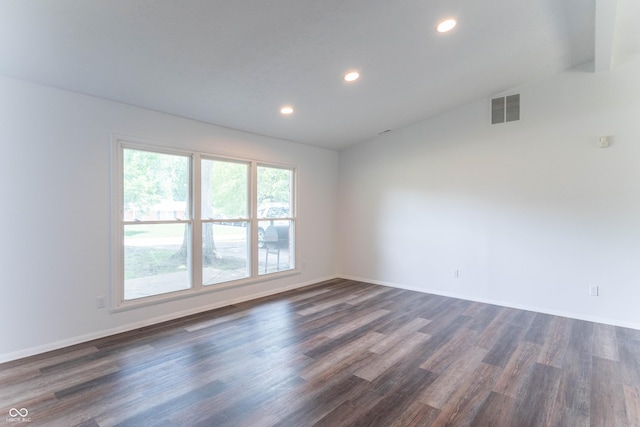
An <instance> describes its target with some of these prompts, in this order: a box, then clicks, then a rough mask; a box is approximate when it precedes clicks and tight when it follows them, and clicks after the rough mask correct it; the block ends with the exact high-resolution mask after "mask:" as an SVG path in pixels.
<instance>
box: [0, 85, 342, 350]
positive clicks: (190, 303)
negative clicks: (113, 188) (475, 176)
mask: <svg viewBox="0 0 640 427" xmlns="http://www.w3.org/2000/svg"><path fill="white" fill-rule="evenodd" d="M0 122H1V125H0V148H1V149H0V189H1V191H0V200H1V202H0V203H1V205H0V206H1V207H0V239H1V240H0V267H1V269H0V303H1V308H0V362H2V361H4V360H10V359H13V358H18V357H22V356H26V355H29V354H33V353H37V352H41V351H45V350H49V349H52V348H56V347H60V346H64V345H68V344H72V343H76V342H80V341H83V340H87V339H90V338H94V337H98V336H103V335H107V334H111V333H114V332H117V331H122V330H127V329H130V328H133V327H138V326H141V325H144V324H150V323H153V322H157V321H158V320H162V319H169V318H172V317H176V316H179V315H184V314H187V313H191V312H197V311H202V310H204V309H205V308H208V307H214V306H222V305H226V304H229V303H232V302H234V301H238V300H244V299H248V298H251V297H254V296H258V295H262V294H266V293H270V292H275V291H277V290H283V289H286V288H291V287H296V286H300V285H303V284H308V283H314V282H317V281H320V280H323V279H326V278H330V277H335V275H336V269H335V265H336V263H335V238H334V236H335V233H334V230H335V227H336V197H337V175H338V153H337V152H334V151H329V150H322V149H319V148H313V147H309V146H304V145H301V144H295V143H291V142H287V141H282V140H276V139H273V138H267V137H262V136H258V135H253V134H248V133H243V132H239V131H235V130H230V129H226V128H221V127H217V126H212V125H208V124H205V123H200V122H196V121H191V120H187V119H183V118H179V117H174V116H170V115H166V114H161V113H158V112H154V111H149V110H144V109H141V108H136V107H131V106H127V105H123V104H118V103H115V102H110V101H107V100H103V99H98V98H92V97H88V96H83V95H79V94H75V93H70V92H66V91H61V90H56V89H52V88H47V87H43V86H38V85H33V84H29V83H25V82H21V81H18V80H13V79H8V78H4V77H0ZM111 133H117V134H124V135H131V136H135V137H140V138H147V139H152V140H160V141H166V142H170V143H175V144H179V145H180V146H182V147H185V148H189V149H194V150H202V151H207V152H213V153H219V154H225V155H231V156H237V157H244V158H251V159H257V160H264V161H273V162H279V163H286V164H293V165H297V166H299V176H298V178H299V190H300V194H299V215H300V224H299V226H300V233H299V238H300V240H299V247H300V259H299V261H300V262H301V263H304V264H305V265H306V268H305V269H304V270H303V271H302V274H300V275H295V276H292V277H287V278H284V279H279V280H271V281H265V282H262V283H259V284H256V285H253V286H246V287H242V288H234V289H229V290H225V291H220V292H213V293H208V294H206V295H200V296H197V297H191V298H185V299H180V300H176V301H172V302H168V303H163V304H160V305H154V306H149V307H144V308H140V309H135V310H131V311H125V312H119V313H110V312H109V311H108V310H106V309H102V310H99V309H97V308H96V307H95V298H96V296H98V295H108V293H109V286H110V259H109V257H110V242H111V240H110V238H111V236H110V230H109V227H110V217H109V213H110V203H111V199H110V197H111V196H110V172H111V171H110V158H111V151H110V144H111V139H110V138H111Z"/></svg>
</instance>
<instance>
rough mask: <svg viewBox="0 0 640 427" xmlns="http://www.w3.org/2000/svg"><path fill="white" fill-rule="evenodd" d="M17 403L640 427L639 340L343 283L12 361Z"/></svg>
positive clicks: (166, 419) (208, 420) (235, 421)
mask: <svg viewBox="0 0 640 427" xmlns="http://www.w3.org/2000/svg"><path fill="white" fill-rule="evenodd" d="M11 408H15V409H22V408H25V409H27V410H28V411H29V414H28V416H29V417H30V419H31V424H29V425H34V426H36V425H37V426H39V425H51V426H74V425H82V426H114V425H122V426H136V427H140V426H216V427H222V426H251V427H256V426H272V425H276V426H295V427H298V426H314V425H317V426H348V425H357V426H440V425H453V426H459V425H470V426H510V427H511V426H518V427H520V426H589V425H591V426H640V331H636V330H631V329H624V328H619V327H613V326H606V325H601V324H595V323H590V322H584V321H579V320H571V319H567V318H563V317H556V316H550V315H545V314H537V313H533V312H528V311H522V310H515V309H509V308H503V307H498V306H494V305H488V304H481V303H475V302H469V301H463V300H458V299H452V298H445V297H441V296H434V295H427V294H420V293H416V292H410V291H405V290H400V289H393V288H387V287H383V286H376V285H370V284H365V283H360V282H353V281H348V280H334V281H330V282H326V283H323V284H320V285H319V286H313V287H308V288H304V289H300V290H296V291H292V292H288V293H285V294H281V295H278V296H275V297H269V298H264V299H261V300H258V301H253V302H250V303H244V304H239V305H236V306H230V307H226V308H223V309H219V310H215V311H210V312H207V313H203V314H200V315H196V316H191V317H189V318H185V319H181V320H178V321H173V322H169V323H165V324H162V325H157V326H154V327H150V328H145V329H142V330H138V331H133V332H129V333H126V334H121V335H118V336H114V337H110V338H105V339H101V340H97V341H93V342H90V343H86V344H82V345H78V346H74V347H71V348H68V349H64V350H60V351H55V352H52V353H48V354H46V355H40V356H35V357H32V358H29V359H24V360H21V361H16V362H10V363H7V364H4V365H0V411H1V413H0V425H5V424H6V425H25V424H17V423H12V420H10V419H9V418H8V416H7V415H6V414H8V413H9V411H10V410H11ZM14 413H15V412H14Z"/></svg>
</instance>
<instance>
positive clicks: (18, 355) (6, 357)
mask: <svg viewBox="0 0 640 427" xmlns="http://www.w3.org/2000/svg"><path fill="white" fill-rule="evenodd" d="M337 278H338V276H337V275H334V276H328V277H325V278H318V279H314V280H310V281H307V282H302V283H295V284H292V285H286V286H282V287H280V288H275V289H270V290H268V291H264V292H258V293H255V294H251V295H245V296H242V297H239V298H234V299H230V300H226V301H219V302H216V303H214V304H208V305H205V306H202V307H198V308H193V309H189V310H183V311H179V312H174V313H169V314H166V315H164V316H158V317H154V318H152V319H145V320H142V321H139V322H134V323H129V324H126V325H122V326H118V327H116V328H110V329H105V330H103V331H100V332H93V333H90V334H85V335H80V336H78V337H73V338H68V339H64V340H60V341H54V342H51V343H48V344H44V345H39V346H36V347H30V348H27V349H24V350H19V351H15V352H12V353H6V354H0V363H6V362H11V361H13V360H17V359H22V358H25V357H30V356H35V355H38V354H42V353H46V352H48V351H53V350H59V349H61V348H64V347H69V346H72V345H77V344H82V343H86V342H89V341H93V340H96V339H100V338H105V337H109V336H112V335H116V334H120V333H123V332H128V331H132V330H135V329H139V328H144V327H147V326H152V325H156V324H159V323H162V322H167V321H170V320H175V319H179V318H182V317H187V316H191V315H193V314H198V313H204V312H206V311H210V310H215V309H217V308H222V307H227V306H230V305H234V304H239V303H242V302H246V301H250V300H254V299H258V298H263V297H267V296H271V295H275V294H279V293H283V292H287V291H290V290H293V289H298V288H304V287H305V286H311V285H315V284H318V283H321V282H325V281H328V280H333V279H337Z"/></svg>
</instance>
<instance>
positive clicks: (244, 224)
mask: <svg viewBox="0 0 640 427" xmlns="http://www.w3.org/2000/svg"><path fill="white" fill-rule="evenodd" d="M248 241H249V222H248V221H234V222H229V223H225V224H219V223H210V222H209V223H204V224H202V281H203V284H204V285H213V284H216V283H222V282H228V281H230V280H237V279H243V278H245V277H249V276H250V268H251V267H250V265H249V264H250V263H249V256H248V250H249V246H248V244H247V243H248Z"/></svg>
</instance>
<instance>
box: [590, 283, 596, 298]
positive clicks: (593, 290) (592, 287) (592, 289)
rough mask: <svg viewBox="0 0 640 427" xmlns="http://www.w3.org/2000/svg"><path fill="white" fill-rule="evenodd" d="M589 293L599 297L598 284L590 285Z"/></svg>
mask: <svg viewBox="0 0 640 427" xmlns="http://www.w3.org/2000/svg"><path fill="white" fill-rule="evenodd" d="M589 295H591V296H592V297H597V296H598V286H597V285H592V286H589Z"/></svg>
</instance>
